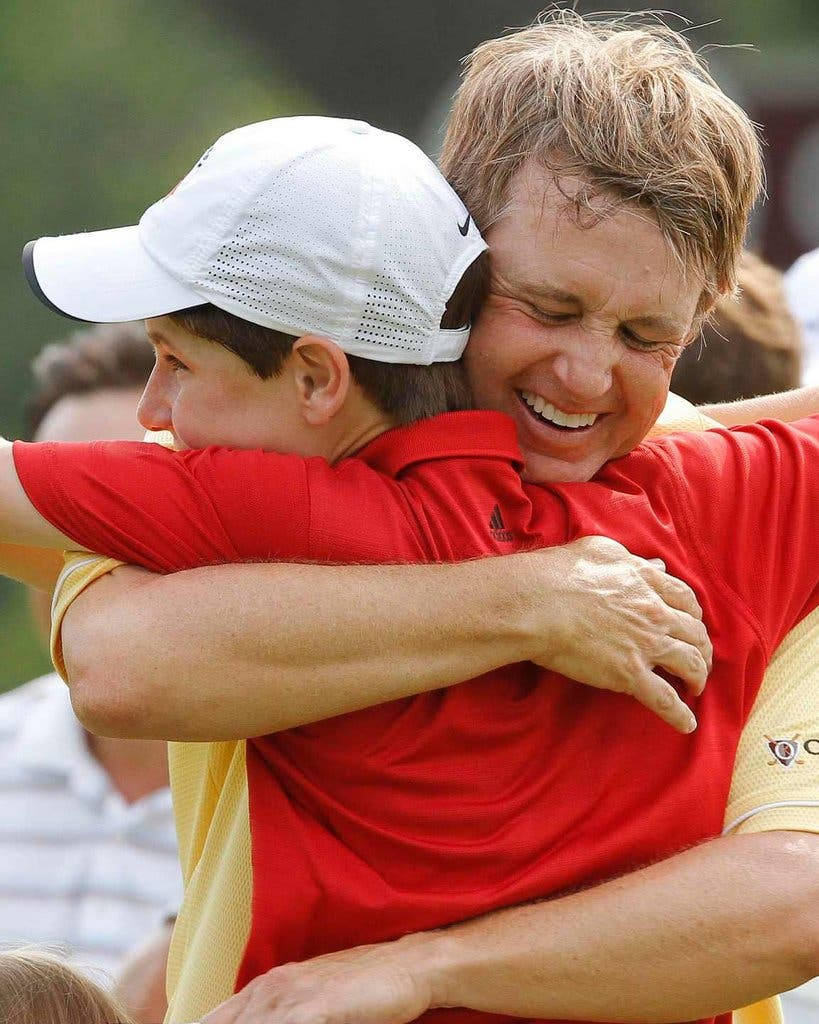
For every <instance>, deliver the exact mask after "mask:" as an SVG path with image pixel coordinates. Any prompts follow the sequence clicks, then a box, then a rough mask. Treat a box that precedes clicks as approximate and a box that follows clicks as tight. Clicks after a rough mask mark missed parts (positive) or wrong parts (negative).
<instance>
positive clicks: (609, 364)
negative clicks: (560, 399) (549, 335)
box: [552, 330, 619, 403]
mask: <svg viewBox="0 0 819 1024" xmlns="http://www.w3.org/2000/svg"><path fill="white" fill-rule="evenodd" d="M564 337H565V344H564V345H563V347H562V348H561V350H560V351H559V352H558V353H557V354H556V355H555V357H554V359H553V361H552V370H553V372H554V374H555V376H556V377H557V379H558V382H559V383H560V384H561V385H562V386H563V388H564V389H565V391H566V397H567V398H572V399H574V401H575V402H577V403H582V402H584V401H586V402H589V401H594V400H595V399H598V398H601V397H602V396H603V395H605V394H607V393H608V391H609V390H610V388H611V384H612V371H613V370H614V367H615V366H616V365H617V360H618V358H619V346H618V343H617V340H616V339H614V338H608V337H606V336H605V335H602V334H598V333H592V332H590V331H583V330H577V331H574V332H572V333H571V334H566V335H565V336H564Z"/></svg>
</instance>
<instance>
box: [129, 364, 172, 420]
mask: <svg viewBox="0 0 819 1024" xmlns="http://www.w3.org/2000/svg"><path fill="white" fill-rule="evenodd" d="M137 420H138V421H139V424H140V426H142V427H144V428H145V429H146V430H171V429H172V422H171V403H170V400H169V396H168V394H167V388H166V386H165V383H164V381H163V375H162V370H161V369H160V368H159V367H158V366H155V367H154V369H153V372H152V373H151V376H150V377H149V378H148V383H147V384H146V385H145V390H144V391H143V392H142V398H140V400H139V406H138V407H137Z"/></svg>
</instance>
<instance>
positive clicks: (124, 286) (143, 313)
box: [23, 227, 207, 324]
mask: <svg viewBox="0 0 819 1024" xmlns="http://www.w3.org/2000/svg"><path fill="white" fill-rule="evenodd" d="M23 269H24V271H25V275H26V279H27V281H28V283H29V285H30V286H31V289H32V291H33V292H34V294H35V295H36V296H37V298H38V299H39V300H40V301H41V302H43V303H44V304H45V305H46V306H48V307H49V308H50V309H53V310H54V311H55V312H57V313H61V314H62V315H63V316H67V317H71V318H72V319H74V320H85V321H89V322H91V323H98V324H108V323H119V322H123V321H125V320H145V319H147V318H148V317H152V316H164V315H165V314H166V313H173V312H175V311H176V310H178V309H187V308H188V307H190V306H198V305H201V304H202V303H204V302H206V301H207V299H204V298H202V297H201V296H200V295H198V294H197V293H196V292H195V291H193V290H192V289H191V288H188V287H186V286H185V285H183V284H180V283H179V282H178V281H177V280H176V278H174V277H171V275H170V274H169V273H168V272H167V271H166V270H163V268H162V267H161V266H160V265H159V264H158V263H157V262H156V261H155V260H154V259H152V258H151V256H150V255H149V254H148V252H147V251H146V250H145V249H144V248H143V246H142V243H141V242H140V240H139V228H138V227H127V228H114V229H112V230H110V231H88V232H83V233H82V234H78V235H61V236H60V237H58V238H39V239H37V241H35V242H29V243H28V245H27V246H26V247H25V249H24V250H23Z"/></svg>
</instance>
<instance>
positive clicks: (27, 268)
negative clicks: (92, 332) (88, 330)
mask: <svg viewBox="0 0 819 1024" xmlns="http://www.w3.org/2000/svg"><path fill="white" fill-rule="evenodd" d="M36 244H37V241H36V239H35V241H33V242H26V244H25V245H24V246H23V257H22V259H23V273H24V274H25V275H26V281H27V282H28V286H29V288H31V290H32V291H33V292H34V294H35V295H36V296H37V298H38V299H39V300H40V302H42V304H43V305H44V306H46V307H47V308H48V309H50V310H51V311H52V312H54V313H59V314H60V316H64V317H65V318H66V319H67V320H75V321H76V322H77V323H79V324H86V323H89V322H90V321H88V320H82V319H80V317H78V316H72V315H71V314H70V313H66V312H65V311H64V310H62V309H60V308H59V307H58V306H55V305H54V303H53V302H52V301H51V299H49V297H48V296H47V295H46V293H45V292H44V291H43V289H42V288H41V287H40V282H39V281H38V280H37V271H36V270H35V269H34V246H35V245H36Z"/></svg>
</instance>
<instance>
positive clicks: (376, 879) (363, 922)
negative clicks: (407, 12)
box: [0, 118, 819, 1022]
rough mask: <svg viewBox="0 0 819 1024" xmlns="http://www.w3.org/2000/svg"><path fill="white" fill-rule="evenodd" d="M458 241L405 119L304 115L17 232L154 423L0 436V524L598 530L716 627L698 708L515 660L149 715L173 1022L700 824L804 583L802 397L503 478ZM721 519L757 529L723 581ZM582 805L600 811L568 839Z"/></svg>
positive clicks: (479, 250) (201, 535)
mask: <svg viewBox="0 0 819 1024" xmlns="http://www.w3.org/2000/svg"><path fill="white" fill-rule="evenodd" d="M485 249H486V246H485V244H484V242H483V240H482V239H481V237H480V234H479V233H478V231H477V229H476V228H475V225H474V223H473V222H472V220H471V217H470V215H469V213H468V211H467V210H466V209H465V208H464V206H463V204H462V203H461V202H460V200H459V199H458V197H457V196H456V195H455V193H454V192H453V191H452V190H451V189H450V188H449V186H448V185H447V184H446V182H445V181H444V179H443V178H442V177H441V176H440V175H439V173H438V172H437V171H436V169H435V168H434V167H433V165H432V164H431V163H430V162H429V161H428V160H427V159H426V157H424V156H423V155H422V154H421V153H420V151H418V150H417V149H416V148H415V147H414V146H412V145H411V144H410V143H408V142H406V141H405V140H403V139H400V138H398V137H397V136H393V135H389V134H387V133H383V132H380V131H378V130H376V129H373V128H371V127H369V126H367V125H365V124H362V123H359V122H351V121H340V120H333V119H326V118H292V119H283V120H278V121H269V122H264V123H262V124H258V125H251V126H248V127H245V128H241V129H238V130H236V131H234V132H231V133H229V134H228V135H226V136H223V137H222V138H221V139H220V140H218V141H217V142H216V143H215V145H214V146H213V147H211V149H210V150H208V152H207V153H205V155H204V156H203V157H202V158H201V159H200V160H199V162H198V163H197V165H196V166H195V167H194V169H193V170H192V171H191V172H190V174H189V175H188V176H187V177H186V178H184V179H183V180H182V181H181V182H180V183H179V185H178V186H177V187H176V188H175V189H174V190H173V191H172V192H171V193H170V194H169V195H168V196H167V197H165V198H164V199H163V200H160V202H158V203H157V204H155V205H154V206H153V207H151V208H150V209H149V210H148V211H147V212H146V214H145V215H144V216H143V218H142V220H141V222H140V225H139V226H138V227H133V228H122V229H117V230H113V231H102V232H94V233H88V234H83V235H75V236H67V237H64V238H44V239H40V240H39V241H38V242H37V243H34V244H31V245H30V246H29V247H27V252H26V256H25V261H26V268H27V276H28V278H29V281H30V283H31V284H32V287H33V288H34V290H35V291H36V292H37V294H38V295H39V297H40V298H41V299H42V300H43V301H45V302H46V303H47V304H48V305H49V306H51V307H52V308H54V309H57V310H58V311H60V312H62V313H64V314H66V315H69V316H73V317H76V318H79V319H85V320H94V321H114V320H130V319H139V318H144V319H145V320H146V325H147V329H148V333H149V336H150V337H151V340H152V342H153V344H154V346H155V348H156V355H157V360H156V367H155V369H154V372H153V374H152V377H151V380H150V381H149V384H148V386H147V388H146V391H145V394H144V396H143V399H142V403H141V406H140V419H141V422H142V423H143V425H144V426H145V427H146V428H147V429H151V430H168V431H170V432H171V433H172V435H173V438H174V442H175V447H176V450H175V451H171V450H166V449H163V448H160V447H158V446H156V445H140V444H128V443H95V444H89V445H55V444H41V445H27V444H22V443H19V442H18V443H16V444H15V445H14V446H13V447H12V446H8V445H6V446H5V447H3V448H2V449H0V539H2V540H3V541H7V542H10V543H27V544H32V545H39V546H48V547H66V548H75V549H76V548H80V549H84V550H86V551H90V552H97V553H100V554H103V555H105V556H107V557H109V558H114V559H119V560H122V561H126V562H132V563H136V564H138V565H142V566H145V567H146V568H149V569H152V570H154V571H158V572H163V573H167V572H173V571H176V570H180V569H184V568H188V567H192V566H196V565H202V564H205V563H216V562H224V561H252V560H260V559H263V560H285V561H299V560H310V561H318V562H344V563H373V562H434V561H455V560H461V559H469V558H475V557H480V556H485V555H490V554H499V553H509V552H513V551H519V550H524V549H528V548H534V547H542V546H548V545H556V544H563V543H566V542H568V541H571V540H573V539H574V538H577V537H582V536H586V535H590V534H596V533H601V532H605V533H607V534H609V535H610V536H612V537H614V538H615V539H617V540H620V541H622V542H623V543H626V544H627V546H629V548H630V549H631V550H633V551H635V552H636V553H638V554H640V555H642V556H644V557H659V558H662V559H663V560H664V561H665V562H666V564H667V565H668V566H669V569H670V570H671V571H672V572H674V573H675V574H676V575H679V576H681V577H682V578H683V579H685V580H686V581H687V582H688V583H689V584H690V585H691V586H692V587H693V588H694V589H695V591H696V592H697V593H698V595H699V596H700V600H701V602H702V604H703V609H704V613H705V618H706V622H708V623H709V625H710V624H711V623H718V624H719V625H718V629H717V630H716V636H715V659H714V673H713V677H712V681H711V684H710V685H709V687H708V690H707V691H706V692H705V693H701V689H702V687H701V682H700V683H699V684H692V687H691V688H692V690H693V691H694V695H695V696H696V697H698V709H699V715H700V718H701V719H702V720H703V721H706V722H707V723H708V728H707V729H706V730H703V729H701V730H699V731H698V732H691V730H692V729H693V727H694V724H695V723H694V719H693V715H692V714H691V712H690V711H688V710H687V709H685V715H686V717H685V718H684V719H683V721H682V723H681V731H679V732H676V733H672V732H670V731H669V730H668V729H667V728H666V727H665V725H664V724H663V723H662V722H661V721H660V720H659V719H657V718H654V717H653V716H651V715H650V714H649V713H648V712H647V711H646V709H645V708H643V707H641V706H640V705H639V704H637V703H636V702H635V701H632V700H630V699H628V698H626V697H624V696H623V695H622V694H617V693H609V692H599V691H596V690H592V689H591V688H589V689H582V690H581V689H580V688H579V687H578V686H577V684H575V683H573V682H571V681H570V680H568V679H565V678H564V677H561V676H559V675H557V674H554V673H549V672H546V671H544V670H542V669H540V668H538V667H537V666H536V665H533V664H532V663H525V662H524V663H516V664H514V665H509V666H505V667H501V668H498V669H497V670H496V671H494V672H492V673H489V674H487V675H485V676H482V677H480V678H478V679H475V680H472V681H470V682H468V683H466V684H463V685H461V686H456V687H453V688H452V689H449V690H439V691H433V692H431V693H425V694H421V695H418V696H413V697H405V698H402V699H400V700H395V701H392V702H390V703H387V704H382V705H381V706H378V707H373V708H369V709H366V710H361V711H356V712H353V713H350V714H346V715H343V716H339V717H336V718H333V719H328V720H325V721H322V722H316V723H314V724H312V725H308V726H303V727H301V728H296V729H288V730H284V731H282V732H279V733H276V734H275V735H269V736H263V737H255V738H252V739H247V740H246V742H245V741H244V740H243V739H242V737H240V736H236V735H224V734H219V735H213V736H208V737H202V736H191V735H188V734H186V732H185V726H184V722H180V724H179V729H178V733H177V735H175V736H172V737H168V738H170V739H174V740H188V739H209V740H222V741H223V742H212V743H206V744H202V743H178V744H175V746H174V750H173V751H172V755H171V756H172V783H173V786H174V790H175V797H176V813H177V817H178V821H179V827H180V851H181V856H182V861H183V872H184V876H185V881H186V896H185V902H184V905H183V908H182V911H181V914H180V918H179V922H178V926H177V929H176V933H175V936H174V946H173V949H172V953H171V960H170V966H169V989H170V995H171V1002H170V1010H169V1018H168V1019H169V1020H176V1021H182V1020H189V1019H193V1018H195V1017H197V1016H199V1015H201V1014H202V1013H204V1012H206V1011H207V1010H208V1009H210V1008H211V1007H212V1006H214V1005H215V1004H216V1003H217V1002H219V1001H221V1000H222V999H224V998H225V996H226V994H229V993H230V991H233V989H234V988H241V987H242V986H243V985H245V984H246V983H247V982H248V981H249V980H251V979H252V978H253V977H255V976H257V975H258V974H260V973H262V972H264V971H266V970H268V969H269V968H271V967H273V966H275V965H277V964H282V963H286V962H288V961H294V960H304V959H307V958H310V957H315V956H318V955H320V954H322V953H327V952H331V951H334V950H340V949H347V948H350V947H352V946H355V945H359V944H363V943H375V942H383V941H387V940H390V939H395V938H398V937H400V936H401V935H404V934H406V933H408V932H414V931H418V930H425V929H432V928H437V927H440V926H443V925H446V924H450V923H452V922H455V921H460V920H463V919H465V918H469V917H475V916H477V915H479V914H483V913H486V912H488V911H491V910H495V909H498V908H501V907H507V906H511V905H514V904H519V903H522V902H525V901H530V900H533V899H538V898H543V897H546V896H549V895H552V894H555V893H557V892H561V891H565V890H567V889H570V888H573V887H576V886H578V885H581V884H584V883H586V884H587V882H588V879H590V878H605V877H611V876H612V875H615V874H617V873H620V872H623V871H627V870H630V869H632V868H633V867H635V866H636V865H639V864H642V863H645V862H646V860H648V859H656V858H658V857H664V856H670V855H671V854H672V853H674V852H676V851H678V850H680V849H683V848H686V847H688V846H690V845H693V844H695V843H698V842H700V841H702V840H703V839H706V838H709V837H712V836H714V835H717V834H719V832H720V829H721V827H722V822H723V813H724V809H725V804H726V799H727V793H728V788H729V786H730V780H731V771H732V767H733V753H734V751H735V748H736V742H737V740H738V738H739V735H740V733H741V731H742V727H743V725H744V722H745V719H746V717H747V714H748V711H749V709H750V707H751V705H752V703H753V699H754V695H755V693H756V690H757V689H758V687H759V684H760V681H761V679H762V675H763V672H764V669H765V665H766V662H767V657H768V656H769V652H770V651H772V650H773V649H774V647H775V646H776V644H777V643H778V642H779V640H780V639H781V637H782V636H783V635H784V634H785V633H786V632H787V631H788V630H789V629H791V628H792V627H793V626H794V625H795V624H796V623H797V622H798V621H800V620H801V618H803V617H804V616H805V615H806V614H807V613H808V612H809V611H811V610H812V609H813V608H814V607H815V606H816V604H817V602H819V593H817V582H818V580H817V575H818V570H817V566H816V562H815V558H814V557H813V554H812V548H811V544H810V538H809V536H808V531H806V530H803V531H800V530H798V529H795V524H798V523H800V522H807V521H808V519H809V517H810V515H812V514H814V513H815V508H816V503H817V499H819V473H817V469H819V421H817V420H816V419H814V420H808V421H803V422H802V423H801V424H799V425H798V426H797V427H785V426H781V425H769V426H768V427H765V428H753V429H750V430H748V431H744V432H729V431H713V432H709V433H708V434H707V435H701V436H686V435H677V436H672V437H670V438H666V439H663V440H662V441H657V442H654V443H651V444H648V445H646V446H643V447H641V448H639V449H637V450H636V451H635V452H634V453H633V454H632V455H630V456H627V457H625V458H623V459H620V460H617V461H615V462H611V463H609V464H608V465H607V466H606V467H604V469H603V470H602V472H601V473H600V474H599V476H598V477H597V478H596V479H595V481H593V482H591V483H588V484H577V485H561V486H556V487H550V488H546V487H538V486H533V485H526V484H523V483H522V482H521V479H520V472H519V470H520V456H519V451H518V446H517V441H516V437H515V429H514V425H513V424H512V422H511V421H510V420H507V419H506V418H505V417H504V416H502V415H500V414H498V413H494V412H484V411H473V410H471V409H470V398H469V390H468V387H467V384H466V380H465V377H464V375H463V369H462V367H461V364H460V362H459V358H460V356H461V354H462V352H463V350H464V347H465V345H466V343H467V339H468V335H469V324H470V322H471V320H472V319H473V317H474V315H475V314H476V312H477V309H478V307H479V305H480V302H481V300H482V299H483V297H484V294H485V291H486V287H487V268H486V259H487V257H486V254H485ZM499 343H502V339H501V341H500V342H499ZM749 470H750V472H749ZM749 476H752V477H753V478H754V480H755V483H754V485H753V486H752V485H751V484H749V482H748V477H749ZM715 487H716V488H719V490H720V493H722V494H724V495H729V496H730V498H729V502H730V507H726V505H725V504H717V503H715V502H714V501H713V500H711V496H712V495H713V492H714V488H715ZM682 509H684V510H685V511H684V513H682V512H681V510H682ZM786 510H787V515H785V511H786ZM738 538H739V540H742V539H743V538H744V539H745V540H747V542H748V543H747V545H746V546H747V547H748V549H749V550H750V548H752V547H753V548H754V549H755V550H764V551H765V552H766V557H765V559H763V560H761V561H760V563H759V565H756V564H755V566H754V571H753V578H751V579H749V578H748V576H749V562H748V560H747V559H739V558H737V557H736V550H737V545H738V543H739V540H738ZM800 538H803V539H804V542H803V541H802V540H800ZM786 561H787V571H785V569H784V568H783V566H785V564H786ZM729 593H730V594H731V595H732V596H731V597H730V599H728V598H727V597H726V595H727V594H729ZM667 667H669V668H671V669H672V671H673V666H667ZM305 685H306V686H309V680H305ZM241 699H242V697H241V694H237V695H236V700H237V701H241ZM79 700H80V703H81V697H80V698H79ZM145 714H146V715H150V708H148V707H146V708H145ZM578 716H579V721H580V725H579V726H578ZM570 726H571V727H570ZM715 736H719V737H720V741H719V743H716V742H715V739H714V737H715ZM604 737H616V739H609V740H604V739H603V738H604ZM646 749H650V751H651V754H650V757H643V756H642V754H641V752H644V751H645V750H646ZM590 751H595V763H594V764H592V763H591V761H590ZM577 766H582V770H577ZM669 792H673V793H674V794H675V800H674V806H675V809H676V810H675V814H674V816H673V818H670V817H669V816H668V815H667V814H665V811H664V807H665V806H666V805H665V804H664V803H663V802H662V801H661V800H660V799H659V796H660V794H663V795H664V796H665V795H666V794H667V793H669ZM638 805H639V806H640V807H641V808H642V810H641V813H640V814H639V815H638V814H635V812H634V808H635V806H638ZM601 806H604V807H605V808H606V823H607V825H606V830H605V834H604V835H600V834H598V835H596V836H595V841H594V842H590V841H589V837H588V836H587V835H586V826H585V822H586V821H587V817H588V813H589V811H590V809H591V808H593V807H594V808H598V809H599V808H600V807H601ZM480 1011H481V1007H477V1008H475V1010H473V1011H455V1010H452V1011H448V1012H444V1013H439V1015H438V1016H436V1018H435V1019H436V1020H452V1021H453V1022H455V1021H459V1022H465V1021H467V1020H470V1021H471V1020H474V1021H477V1020H480V1019H486V1017H485V1014H483V1013H481V1012H480ZM527 1017H528V1018H531V1014H530V1013H528V1014H527Z"/></svg>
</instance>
